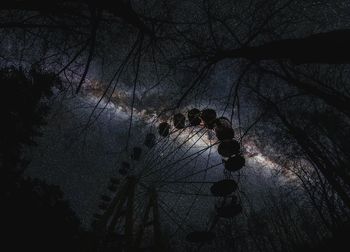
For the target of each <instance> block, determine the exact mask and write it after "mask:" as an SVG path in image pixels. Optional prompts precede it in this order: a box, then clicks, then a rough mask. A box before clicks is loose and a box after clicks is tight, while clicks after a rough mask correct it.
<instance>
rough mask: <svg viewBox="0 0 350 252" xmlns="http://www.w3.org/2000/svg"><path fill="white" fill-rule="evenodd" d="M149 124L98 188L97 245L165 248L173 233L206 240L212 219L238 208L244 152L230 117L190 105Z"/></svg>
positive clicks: (189, 241)
mask: <svg viewBox="0 0 350 252" xmlns="http://www.w3.org/2000/svg"><path fill="white" fill-rule="evenodd" d="M152 124H153V125H152V127H150V129H149V131H148V132H146V133H145V134H144V135H143V134H140V135H141V137H140V139H141V138H142V144H139V145H135V146H132V147H131V148H129V150H128V151H127V152H125V154H124V155H122V157H121V160H120V163H119V165H118V173H119V175H118V176H115V177H111V178H110V184H109V186H108V187H107V188H106V193H105V194H103V195H101V202H100V204H99V209H100V212H99V213H96V214H94V217H95V219H94V221H93V225H92V226H93V229H94V231H95V233H96V234H97V236H98V237H99V241H100V244H99V246H100V251H116V249H119V251H144V250H148V251H164V250H169V248H170V249H171V247H172V244H173V242H174V240H177V241H179V240H183V241H184V242H183V243H182V244H181V245H180V246H185V247H192V248H200V247H202V246H210V244H211V243H213V242H215V239H216V233H215V227H216V224H217V223H218V222H220V221H221V220H223V221H225V220H227V219H232V218H235V217H236V216H237V215H239V214H241V212H242V210H243V209H242V204H241V203H242V202H241V197H240V189H239V171H240V170H241V169H242V168H243V167H244V165H245V158H244V156H243V154H242V148H241V143H240V141H239V140H238V139H236V138H235V132H234V129H233V127H232V123H231V121H230V120H229V119H227V118H225V117H217V113H216V111H215V110H213V109H210V108H206V109H203V110H199V109H197V108H192V109H190V110H188V111H186V113H175V114H173V115H171V116H169V117H168V120H162V121H160V122H159V120H155V121H154V123H152ZM140 139H139V140H140ZM140 141H141V140H140ZM203 209H207V210H208V211H203ZM210 211H211V212H210ZM117 251H118V250H117Z"/></svg>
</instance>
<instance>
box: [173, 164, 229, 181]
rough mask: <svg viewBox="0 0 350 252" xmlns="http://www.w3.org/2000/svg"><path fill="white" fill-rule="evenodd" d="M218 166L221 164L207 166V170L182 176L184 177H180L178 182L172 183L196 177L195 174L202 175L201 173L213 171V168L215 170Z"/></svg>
mask: <svg viewBox="0 0 350 252" xmlns="http://www.w3.org/2000/svg"><path fill="white" fill-rule="evenodd" d="M220 165H222V163H221V162H220V163H218V164H215V165H211V166H209V167H208V168H205V169H203V170H200V171H196V172H193V173H191V174H189V175H186V176H184V177H181V178H179V180H175V181H174V182H177V181H181V180H183V179H186V178H189V177H192V176H194V175H197V174H200V173H202V172H206V171H209V170H211V169H213V168H216V167H218V166H220Z"/></svg>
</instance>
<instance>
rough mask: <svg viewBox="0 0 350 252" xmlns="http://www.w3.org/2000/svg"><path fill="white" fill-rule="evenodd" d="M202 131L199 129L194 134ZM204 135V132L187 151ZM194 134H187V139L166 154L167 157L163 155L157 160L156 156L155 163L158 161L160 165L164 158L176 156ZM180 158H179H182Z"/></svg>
mask: <svg viewBox="0 0 350 252" xmlns="http://www.w3.org/2000/svg"><path fill="white" fill-rule="evenodd" d="M193 130H194V128H193V129H192V131H193ZM202 130H203V128H202V129H200V130H199V131H198V132H196V134H198V133H199V132H201V131H202ZM192 131H191V133H192ZM205 133H206V132H204V133H203V134H202V135H201V136H200V137H199V139H198V140H196V141H195V142H194V143H193V144H192V145H191V146H190V148H189V149H191V147H192V146H194V145H195V144H196V143H197V142H198V141H199V140H200V139H201V137H202V136H203V135H204V134H205ZM196 134H193V135H190V134H189V135H188V137H187V138H186V139H185V140H184V141H183V142H182V143H181V145H180V146H177V147H176V148H175V150H174V151H169V153H168V154H167V155H165V156H163V157H160V158H159V156H158V157H157V158H155V162H156V161H158V163H161V162H162V161H164V160H165V159H166V158H168V157H170V156H171V155H173V156H175V155H176V154H177V152H178V151H179V150H181V149H182V147H183V146H184V145H185V144H186V143H187V142H188V141H190V140H191V139H192V138H193V137H194V136H195V135H196ZM189 149H188V150H187V151H185V153H183V154H182V157H183V156H184V155H186V153H187V152H188V151H189ZM162 151H164V150H162ZM182 157H180V158H182ZM155 162H153V163H152V164H149V163H148V164H147V165H146V166H149V165H151V166H152V165H153V166H154V164H155Z"/></svg>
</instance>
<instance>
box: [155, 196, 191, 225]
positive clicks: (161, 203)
mask: <svg viewBox="0 0 350 252" xmlns="http://www.w3.org/2000/svg"><path fill="white" fill-rule="evenodd" d="M159 203H160V204H159V207H160V209H161V210H163V212H164V213H165V215H166V216H167V217H168V218H169V219H170V220H171V221H172V222H173V223H174V224H176V226H177V227H178V228H180V229H181V230H183V231H186V229H185V228H184V227H183V226H182V225H181V224H180V223H179V222H178V221H177V220H176V219H175V218H174V217H173V216H172V215H171V214H170V211H168V210H167V209H165V207H164V206H166V205H165V204H164V202H163V201H160V202H159Z"/></svg>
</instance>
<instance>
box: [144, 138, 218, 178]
mask: <svg viewBox="0 0 350 252" xmlns="http://www.w3.org/2000/svg"><path fill="white" fill-rule="evenodd" d="M215 145H217V143H214V144H212V145H210V146H208V147H206V148H204V149H201V150H199V151H197V152H194V153H192V154H190V155H188V156H186V157H184V158H181V159H179V160H177V161H176V162H173V163H171V164H168V165H166V166H162V167H161V168H157V169H155V170H153V171H152V172H151V173H148V174H145V175H144V176H143V177H147V176H150V175H152V174H154V173H156V172H158V171H160V170H163V169H164V168H166V167H173V166H174V165H176V164H177V163H179V162H181V161H184V160H186V159H188V158H192V157H193V159H194V158H197V157H199V156H200V155H201V154H202V153H204V152H205V151H207V150H208V149H210V148H211V147H213V146H215ZM193 159H192V160H193Z"/></svg>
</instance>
